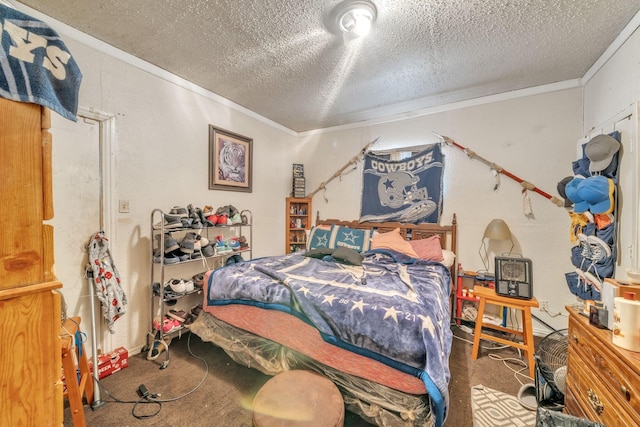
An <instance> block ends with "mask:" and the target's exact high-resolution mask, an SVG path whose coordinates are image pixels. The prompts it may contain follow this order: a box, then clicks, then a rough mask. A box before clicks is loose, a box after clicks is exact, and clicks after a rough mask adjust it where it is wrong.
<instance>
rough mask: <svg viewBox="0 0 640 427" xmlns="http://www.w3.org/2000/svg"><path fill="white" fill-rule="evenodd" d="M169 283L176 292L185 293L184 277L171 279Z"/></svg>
mask: <svg viewBox="0 0 640 427" xmlns="http://www.w3.org/2000/svg"><path fill="white" fill-rule="evenodd" d="M167 283H169V287H170V288H171V290H172V291H173V292H175V293H176V294H184V293H185V290H186V288H185V284H184V280H182V279H170V280H169V282H167Z"/></svg>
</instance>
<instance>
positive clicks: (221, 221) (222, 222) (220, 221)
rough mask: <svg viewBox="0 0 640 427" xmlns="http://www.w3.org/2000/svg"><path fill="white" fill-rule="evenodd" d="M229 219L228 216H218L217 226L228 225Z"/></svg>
mask: <svg viewBox="0 0 640 427" xmlns="http://www.w3.org/2000/svg"><path fill="white" fill-rule="evenodd" d="M228 219H229V217H228V216H227V215H226V214H221V215H218V220H217V221H216V225H227V220H228Z"/></svg>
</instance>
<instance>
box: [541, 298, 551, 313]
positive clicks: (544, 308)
mask: <svg viewBox="0 0 640 427" xmlns="http://www.w3.org/2000/svg"><path fill="white" fill-rule="evenodd" d="M540 310H542V311H549V301H547V300H546V299H543V300H540Z"/></svg>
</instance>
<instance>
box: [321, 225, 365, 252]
mask: <svg viewBox="0 0 640 427" xmlns="http://www.w3.org/2000/svg"><path fill="white" fill-rule="evenodd" d="M331 234H332V245H333V246H331V247H333V248H335V249H337V248H341V247H343V248H348V249H353V250H354V251H356V252H366V251H368V250H369V248H370V247H371V230H360V229H356V228H349V227H340V226H335V225H334V226H333V229H332V230H331Z"/></svg>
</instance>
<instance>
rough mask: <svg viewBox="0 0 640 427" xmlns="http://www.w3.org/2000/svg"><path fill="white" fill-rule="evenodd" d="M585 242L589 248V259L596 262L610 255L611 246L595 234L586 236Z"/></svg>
mask: <svg viewBox="0 0 640 427" xmlns="http://www.w3.org/2000/svg"><path fill="white" fill-rule="evenodd" d="M587 242H588V244H589V246H590V248H591V258H590V259H591V260H592V261H594V262H598V261H601V260H603V259H604V258H608V257H610V256H611V248H610V247H609V245H607V244H606V243H605V241H604V240H602V239H601V238H599V237H597V236H587Z"/></svg>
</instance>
